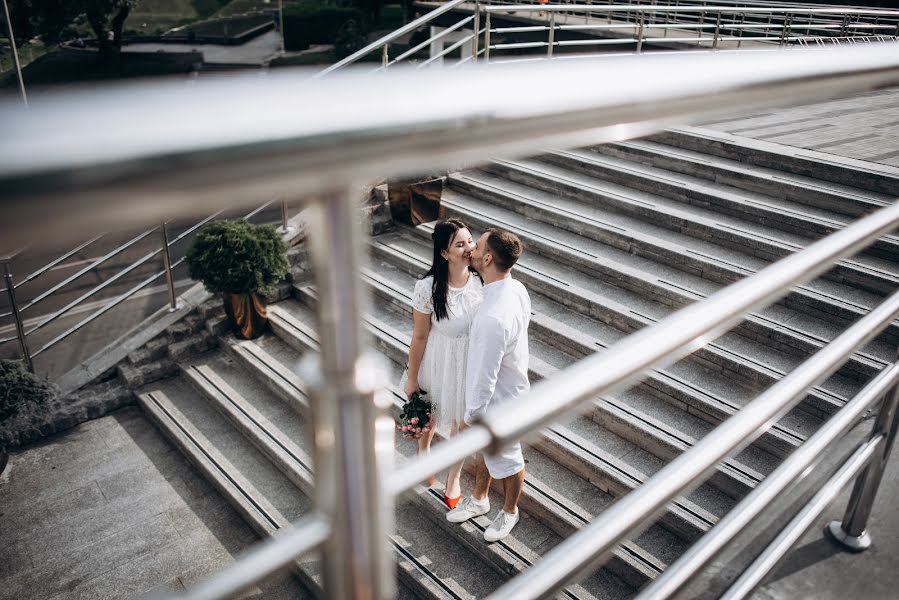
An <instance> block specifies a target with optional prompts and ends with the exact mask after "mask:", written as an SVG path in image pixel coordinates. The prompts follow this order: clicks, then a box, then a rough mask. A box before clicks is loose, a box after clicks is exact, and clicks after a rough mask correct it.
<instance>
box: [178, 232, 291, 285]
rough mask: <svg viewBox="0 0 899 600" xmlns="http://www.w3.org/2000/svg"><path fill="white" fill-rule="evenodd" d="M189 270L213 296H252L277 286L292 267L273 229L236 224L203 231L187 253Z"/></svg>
mask: <svg viewBox="0 0 899 600" xmlns="http://www.w3.org/2000/svg"><path fill="white" fill-rule="evenodd" d="M187 268H188V270H189V271H190V276H191V278H193V279H195V280H197V281H202V282H203V285H205V286H206V289H207V290H209V291H210V292H212V293H214V294H221V293H229V292H230V293H232V294H252V293H255V292H259V291H265V290H266V289H268V288H271V287H272V286H274V285H275V284H276V283H278V282H279V281H281V280H282V279H283V278H284V276H285V275H286V274H287V271H288V269H289V268H290V267H289V265H288V262H287V246H286V245H285V244H284V241H283V240H282V239H281V235H280V234H279V233H278V232H277V230H276V229H275V228H274V227H272V226H271V225H253V224H251V223H247V222H246V221H243V220H235V221H216V222H214V223H210V224H208V225H206V226H205V227H204V228H203V229H202V230H200V232H199V233H198V234H197V237H196V238H194V241H193V244H192V245H191V247H190V250H188V252H187Z"/></svg>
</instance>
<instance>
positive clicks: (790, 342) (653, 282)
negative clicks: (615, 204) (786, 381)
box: [442, 175, 895, 381]
mask: <svg viewBox="0 0 899 600" xmlns="http://www.w3.org/2000/svg"><path fill="white" fill-rule="evenodd" d="M463 177H464V178H466V179H467V178H468V176H467V175H461V176H458V178H463ZM456 180H458V179H456ZM467 182H468V183H469V184H470V183H472V180H471V179H467ZM476 183H477V184H484V183H486V184H487V185H489V184H490V183H498V184H499V182H494V181H492V180H490V181H488V182H485V181H484V180H483V179H481V178H478V179H477V180H476ZM499 185H501V184H499ZM493 189H495V188H493ZM470 191H471V192H474V193H478V190H477V189H475V190H470ZM514 192H519V190H515V191H514ZM496 196H497V194H496V193H492V194H491V197H490V201H485V200H481V199H479V198H478V197H474V196H472V195H470V194H469V193H460V192H458V191H456V190H455V189H452V188H451V189H450V190H447V191H446V192H445V193H444V198H443V200H442V205H443V206H444V207H445V209H446V210H447V211H450V212H453V211H455V212H453V214H459V215H460V216H461V218H463V219H464V220H466V223H468V224H469V225H471V226H474V227H476V228H478V229H481V230H483V229H485V228H486V227H488V226H491V225H496V226H499V227H504V228H506V229H509V230H510V231H514V232H515V233H516V234H518V235H519V237H520V238H521V239H522V241H523V242H524V243H525V244H526V245H527V247H528V248H529V250H530V251H532V252H535V253H537V254H540V255H542V256H544V257H546V258H548V259H550V260H553V261H556V262H559V263H561V264H564V265H566V266H567V267H573V268H574V269H576V270H578V271H580V272H582V273H584V274H585V275H587V276H588V277H593V278H597V279H601V280H602V281H605V282H608V283H610V284H612V285H615V286H618V287H621V288H624V289H626V290H628V291H630V292H633V293H635V294H639V295H641V296H646V297H647V298H649V299H650V300H651V301H652V302H654V303H657V304H660V305H665V306H668V307H670V308H680V307H682V306H685V305H687V304H690V303H692V302H695V301H696V300H700V299H704V298H706V297H708V296H709V295H711V294H713V293H715V292H717V291H718V290H720V289H721V288H722V287H724V284H722V283H718V282H713V281H709V280H708V279H706V278H704V277H702V276H700V275H699V274H696V273H692V272H687V271H685V270H682V269H681V268H678V267H674V266H671V265H669V264H665V263H663V262H657V261H656V260H652V259H649V258H645V257H639V256H635V255H634V254H632V253H630V252H628V251H625V250H623V249H620V248H617V247H613V246H610V245H608V244H605V243H601V242H597V241H595V240H594V239H591V238H589V237H586V236H583V235H579V234H577V233H572V232H571V231H567V230H565V229H562V228H560V227H558V226H556V224H555V223H552V224H551V223H549V222H536V221H534V220H533V219H531V218H528V217H527V216H525V215H522V214H519V213H518V212H515V211H513V210H509V209H507V208H505V207H501V206H497V205H496V203H495V202H496ZM515 197H516V198H521V193H515ZM512 202H514V200H510V204H511V203H512ZM522 203H523V202H522V201H520V200H519V202H518V204H519V205H520V204H522ZM447 214H449V213H447ZM665 243H666V242H664V241H663V242H660V244H659V245H660V246H662V245H665ZM672 262H673V263H674V261H672ZM675 264H676V263H675ZM823 308H824V309H828V308H830V307H829V306H828V305H826V304H824V305H823ZM808 312H809V311H808V307H807V306H802V305H801V304H800V305H799V306H797V307H796V308H794V307H792V306H784V305H774V306H771V307H768V308H766V309H763V310H760V311H757V312H756V313H754V314H752V315H750V316H749V317H748V318H747V319H745V320H744V321H743V322H742V323H741V324H740V325H738V326H737V327H735V328H734V329H733V330H732V331H733V332H735V333H739V334H742V335H744V336H746V337H747V338H750V339H753V340H756V341H758V342H760V343H761V344H763V345H764V346H765V347H769V348H770V347H774V348H778V349H779V350H781V351H783V352H785V353H798V354H799V355H800V356H803V357H807V356H809V355H811V354H813V353H815V352H817V351H818V350H820V349H821V348H822V347H823V346H824V345H826V344H827V343H828V342H830V341H831V340H832V339H833V338H835V337H836V336H837V335H839V333H840V332H841V331H842V330H843V329H844V328H845V327H847V326H848V325H849V323H850V322H851V321H852V320H856V319H858V318H859V317H860V316H862V314H864V313H866V312H867V311H861V310H859V311H858V314H853V315H842V316H844V317H845V316H848V317H850V318H849V319H834V318H833V315H832V314H828V313H825V312H819V311H815V314H807V313H808ZM822 316H824V317H826V318H822ZM894 347H895V346H894V345H893V344H890V343H889V341H888V340H887V339H883V337H882V338H881V339H878V340H876V341H874V342H872V343H871V344H870V345H869V346H868V347H866V348H865V349H864V350H863V351H862V352H859V353H858V354H857V355H855V356H854V357H853V358H852V359H850V360H849V361H847V363H846V365H845V367H844V368H843V370H841V371H840V373H841V374H842V375H845V376H847V377H850V378H854V379H857V380H859V381H867V380H868V379H870V378H871V377H873V376H874V375H875V374H876V373H878V372H879V371H880V370H881V369H882V368H883V367H884V366H885V365H886V364H888V361H889V357H890V356H891V355H892V348H894Z"/></svg>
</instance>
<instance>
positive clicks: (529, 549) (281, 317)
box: [222, 305, 662, 599]
mask: <svg viewBox="0 0 899 600" xmlns="http://www.w3.org/2000/svg"><path fill="white" fill-rule="evenodd" d="M272 308H273V310H272V311H271V318H272V319H273V320H274V321H276V322H283V321H288V322H291V321H293V320H294V314H293V313H292V312H286V311H284V310H283V306H282V305H277V306H275V307H272ZM301 314H303V313H301ZM306 316H309V315H308V313H306ZM285 327H286V328H287V330H296V329H300V330H304V329H306V328H307V324H306V323H305V322H302V321H297V322H295V323H288V324H287V325H285ZM275 331H284V329H276V330H275ZM306 333H307V334H310V335H311V336H314V334H313V333H312V331H311V329H306ZM305 339H306V342H308V341H309V340H312V339H314V337H306V338H305ZM263 340H264V342H263V343H260V344H257V343H256V342H236V341H234V340H223V342H222V343H223V345H224V346H225V347H226V348H229V347H230V348H238V347H239V348H242V351H241V352H240V353H239V354H235V357H237V356H241V357H244V358H246V357H250V356H252V357H254V360H253V361H251V362H246V363H245V365H246V366H247V367H249V368H251V369H253V370H254V374H255V376H256V377H257V378H260V379H262V378H265V377H268V376H269V375H268V374H269V373H270V372H272V371H283V370H287V369H288V367H287V366H286V365H285V364H284V363H283V362H281V361H285V362H286V363H287V364H297V362H298V360H299V353H298V352H297V351H296V350H293V349H292V348H291V347H290V346H288V345H287V344H285V343H284V342H283V341H278V340H277V339H271V338H263ZM290 341H291V344H294V345H298V346H302V345H303V344H305V343H306V342H304V341H300V338H295V339H292V340H290ZM263 344H264V345H263ZM313 344H314V345H312V346H308V347H306V348H305V351H306V352H309V351H312V352H314V351H315V350H316V349H317V344H316V343H315V342H313ZM270 350H271V352H270ZM262 365H268V366H267V367H266V368H261V366H262ZM292 379H293V382H292V384H293V386H294V387H293V392H291V393H292V394H293V395H294V396H295V397H294V398H293V399H292V401H291V402H290V404H291V405H292V406H300V405H305V404H306V399H305V390H304V386H303V383H302V381H301V380H300V379H299V378H298V377H296V376H295V375H294V376H293V377H292ZM281 389H282V392H283V391H284V390H285V389H286V388H281ZM401 405H402V401H401V400H400V397H399V395H398V394H396V391H394V408H395V411H394V412H395V416H396V415H398V414H399V409H400V407H401ZM304 439H308V438H304ZM416 446H417V445H416V444H414V443H410V442H404V441H403V440H402V438H401V437H400V436H398V441H397V449H398V450H399V451H400V454H401V456H403V460H408V459H410V458H412V457H414V455H415V452H416ZM466 477H467V480H466V481H464V482H463V485H465V486H466V489H470V487H471V485H473V481H471V480H470V479H471V475H470V474H469V475H467V476H466ZM526 485H527V486H528V487H529V488H533V487H534V486H535V485H542V484H540V483H539V482H537V481H536V480H535V479H534V478H533V477H531V478H530V479H529V481H528V482H527V484H526ZM544 489H549V488H546V487H545V486H544ZM406 496H407V497H408V501H409V503H410V506H412V507H413V508H416V510H417V512H418V514H419V515H424V516H425V517H427V518H428V519H429V520H431V521H432V522H433V525H434V526H436V527H437V528H439V529H441V530H442V531H443V534H444V535H443V536H439V537H438V538H437V539H435V542H434V543H442V542H441V541H440V539H439V538H441V537H447V536H448V537H450V538H456V539H458V541H459V543H460V544H462V545H463V546H465V547H466V548H468V549H469V550H470V551H471V552H472V553H473V554H475V555H476V556H477V557H478V559H477V560H479V561H481V562H483V564H486V565H489V566H491V567H492V568H493V569H494V571H496V573H498V574H499V575H501V576H503V577H506V576H508V575H511V574H515V573H517V572H520V571H522V570H523V569H526V568H527V567H529V566H530V565H532V564H534V562H536V561H537V560H538V559H539V554H538V553H537V552H536V550H535V549H534V548H535V547H536V548H548V547H551V546H552V545H555V544H556V543H558V542H559V541H561V536H560V535H559V534H558V533H556V532H555V531H553V530H550V529H549V528H547V527H546V526H545V525H543V524H542V523H543V519H542V518H537V519H530V518H528V516H533V513H534V512H535V511H537V510H543V511H546V510H548V509H547V508H546V506H547V505H550V504H551V503H550V502H549V501H548V500H544V502H543V505H541V504H540V503H539V502H533V501H531V502H527V501H524V502H522V503H521V510H522V511H523V513H525V515H526V518H525V519H523V520H522V523H521V524H520V525H519V526H518V527H517V528H516V530H515V531H514V532H513V535H511V536H510V537H509V538H507V539H506V540H503V541H501V542H499V543H496V544H485V543H484V541H483V532H484V530H485V529H486V527H487V526H488V525H489V524H490V519H489V518H488V517H487V516H485V517H481V518H479V519H475V520H474V521H472V522H470V523H467V524H465V525H463V526H462V527H459V526H457V525H454V524H451V523H449V522H448V521H447V520H446V517H445V515H446V507H445V505H444V504H443V500H442V494H441V492H440V491H438V490H436V489H427V488H424V487H423V486H418V487H417V488H416V489H415V490H414V492H412V493H410V494H407V495H406ZM493 496H494V498H493V501H494V506H498V505H500V504H501V498H500V497H498V496H497V495H496V494H493ZM559 512H560V511H559V509H556V510H555V511H554V512H551V514H553V515H555V516H556V518H557V519H559V518H560V517H558V515H557V514H558V513H559ZM399 534H400V537H403V538H404V537H405V536H403V535H402V531H400V532H399ZM533 540H536V541H538V544H537V545H536V546H534V544H533ZM631 551H632V552H633V549H632V550H631ZM617 562H618V563H620V562H621V561H620V560H618V561H617ZM632 562H633V561H632ZM618 566H619V568H620V569H621V570H622V571H623V572H624V575H625V576H626V577H627V578H628V579H629V581H627V583H626V584H625V583H624V582H622V581H619V579H620V577H618V576H617V575H611V574H609V573H604V572H599V573H597V574H595V575H594V576H593V577H592V578H588V579H587V580H585V581H584V583H583V585H575V586H571V587H570V588H569V589H568V592H567V597H570V598H584V599H587V598H599V597H624V595H627V594H629V592H630V591H631V590H633V589H635V588H636V587H638V586H639V585H642V584H644V583H645V582H646V581H647V580H648V578H649V577H650V576H652V577H654V576H655V575H656V574H658V572H660V570H661V568H662V565H657V564H655V563H649V564H648V565H647V564H641V566H642V567H643V569H644V571H647V570H648V571H649V572H648V573H647V572H641V571H635V570H634V566H633V565H632V564H631V565H621V564H619V565H618ZM461 568H463V569H464V568H466V567H465V566H464V565H462V567H461ZM585 588H589V591H588V589H585ZM593 588H596V589H597V590H598V591H599V590H601V593H598V594H597V595H594V594H593V593H591V592H592V591H593ZM612 592H614V593H612Z"/></svg>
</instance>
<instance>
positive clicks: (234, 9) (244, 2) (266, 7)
mask: <svg viewBox="0 0 899 600" xmlns="http://www.w3.org/2000/svg"><path fill="white" fill-rule="evenodd" d="M282 4H283V7H284V8H287V7H289V6H296V5H299V4H322V2H321V0H283V2H282ZM273 10H274V11H277V10H278V0H271V2H264V0H232V1H231V2H229V3H228V4H227V5H225V6H223V7H222V8H221V9H219V11H218V12H217V13H215V16H216V17H228V16H231V15H242V14H246V13H252V12H267V11H273Z"/></svg>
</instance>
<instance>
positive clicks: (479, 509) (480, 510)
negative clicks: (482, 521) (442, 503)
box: [446, 496, 490, 523]
mask: <svg viewBox="0 0 899 600" xmlns="http://www.w3.org/2000/svg"><path fill="white" fill-rule="evenodd" d="M489 512H490V500H489V499H485V500H484V502H483V504H481V503H480V502H476V501H475V499H474V498H472V497H471V496H468V497H466V498H465V499H463V500H462V502H460V503H459V504H457V505H456V508H454V509H453V510H451V511H449V512H448V513H446V520H447V521H449V522H450V523H462V522H464V521H467V520H468V519H473V518H474V517H479V516H481V515H486V514H487V513H489Z"/></svg>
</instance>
